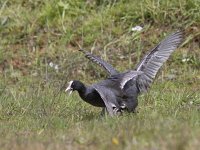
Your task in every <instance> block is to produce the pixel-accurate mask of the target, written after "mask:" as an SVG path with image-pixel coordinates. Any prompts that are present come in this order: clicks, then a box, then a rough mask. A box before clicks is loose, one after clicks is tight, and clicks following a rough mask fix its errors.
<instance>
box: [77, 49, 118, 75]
mask: <svg viewBox="0 0 200 150" xmlns="http://www.w3.org/2000/svg"><path fill="white" fill-rule="evenodd" d="M79 51H81V52H82V53H84V54H85V57H86V58H88V59H89V60H91V61H92V62H94V63H96V64H97V65H99V66H100V67H103V68H104V69H105V70H106V71H107V72H108V73H109V74H110V75H114V74H117V73H118V72H117V71H116V70H115V69H114V68H113V66H112V65H110V64H108V63H107V62H105V61H104V60H102V59H101V58H99V57H97V56H94V55H93V54H91V53H89V52H86V51H84V50H83V49H80V50H79Z"/></svg>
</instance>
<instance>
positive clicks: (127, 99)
mask: <svg viewBox="0 0 200 150" xmlns="http://www.w3.org/2000/svg"><path fill="white" fill-rule="evenodd" d="M181 41H182V32H181V31H177V32H175V33H173V34H171V35H169V36H168V37H167V38H165V39H164V40H163V41H161V42H160V43H159V44H158V45H157V46H156V47H155V48H153V49H152V50H151V51H150V52H149V53H148V54H147V55H145V56H144V57H143V59H142V60H141V61H140V62H139V63H138V64H137V65H136V67H135V69H134V70H128V71H126V72H123V73H119V72H118V71H117V70H115V69H114V68H113V67H112V66H111V65H110V64H108V63H107V62H105V61H103V60H102V59H101V58H99V57H97V56H94V55H92V54H91V53H89V52H86V51H84V50H82V49H81V50H80V51H81V52H83V53H84V54H85V57H87V58H88V59H90V60H91V61H93V62H94V63H96V64H98V65H100V66H101V67H103V68H104V69H105V70H106V71H107V73H108V74H109V77H108V78H107V79H105V80H103V81H101V82H98V83H95V84H92V85H91V86H86V85H84V84H83V83H82V82H81V81H77V80H73V81H70V82H69V85H68V87H67V89H66V91H70V93H71V92H72V91H78V93H79V95H80V97H81V98H82V99H83V100H84V101H86V102H88V103H89V104H91V105H93V106H97V107H103V108H104V110H106V111H107V112H108V113H109V115H111V116H113V115H116V114H120V113H122V112H123V111H124V110H127V111H128V112H134V111H135V108H136V107H137V105H138V100H137V97H138V95H139V94H140V93H142V92H146V91H147V90H148V89H149V87H150V85H151V84H152V82H153V80H154V78H155V76H156V74H157V72H158V70H159V69H160V68H161V66H162V65H163V63H164V62H165V61H166V60H167V59H168V58H169V56H170V55H171V54H172V52H173V51H174V50H175V49H176V48H177V47H178V46H179V45H180V44H181Z"/></svg>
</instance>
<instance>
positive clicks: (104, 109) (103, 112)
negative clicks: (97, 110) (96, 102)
mask: <svg viewBox="0 0 200 150" xmlns="http://www.w3.org/2000/svg"><path fill="white" fill-rule="evenodd" d="M107 113H108V111H107V109H106V107H103V108H102V111H101V116H105V115H106V114H107Z"/></svg>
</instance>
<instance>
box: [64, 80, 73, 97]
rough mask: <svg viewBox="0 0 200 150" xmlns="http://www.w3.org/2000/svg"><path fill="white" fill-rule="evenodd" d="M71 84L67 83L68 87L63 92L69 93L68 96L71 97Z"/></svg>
mask: <svg viewBox="0 0 200 150" xmlns="http://www.w3.org/2000/svg"><path fill="white" fill-rule="evenodd" d="M72 83H73V81H70V82H69V83H68V86H67V88H66V90H65V92H69V95H71V94H72V91H73V89H72V88H71V85H72Z"/></svg>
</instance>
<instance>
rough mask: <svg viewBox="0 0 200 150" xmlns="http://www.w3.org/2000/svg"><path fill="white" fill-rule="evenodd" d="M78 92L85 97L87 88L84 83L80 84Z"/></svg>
mask: <svg viewBox="0 0 200 150" xmlns="http://www.w3.org/2000/svg"><path fill="white" fill-rule="evenodd" d="M77 91H78V93H79V95H80V96H82V95H84V94H85V93H86V86H85V85H84V84H83V83H82V82H80V83H79V88H78V89H77Z"/></svg>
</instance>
